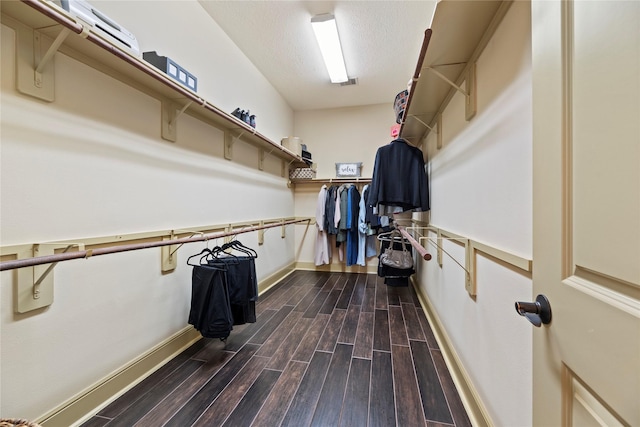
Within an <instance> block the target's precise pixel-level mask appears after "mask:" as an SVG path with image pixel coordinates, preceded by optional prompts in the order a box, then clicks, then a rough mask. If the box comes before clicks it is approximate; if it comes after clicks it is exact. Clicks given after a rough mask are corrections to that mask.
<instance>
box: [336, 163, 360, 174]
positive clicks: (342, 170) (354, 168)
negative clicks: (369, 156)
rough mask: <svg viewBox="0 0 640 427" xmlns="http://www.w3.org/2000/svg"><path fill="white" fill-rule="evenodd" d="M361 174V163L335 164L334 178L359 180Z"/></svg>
mask: <svg viewBox="0 0 640 427" xmlns="http://www.w3.org/2000/svg"><path fill="white" fill-rule="evenodd" d="M361 172H362V162H359V163H336V177H338V178H359V177H360V174H361Z"/></svg>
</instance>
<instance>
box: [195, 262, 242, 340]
mask: <svg viewBox="0 0 640 427" xmlns="http://www.w3.org/2000/svg"><path fill="white" fill-rule="evenodd" d="M189 324H191V325H193V326H194V327H195V328H196V329H197V330H198V331H199V332H200V334H202V336H203V337H205V338H220V339H221V340H225V339H226V338H227V337H228V336H229V334H230V333H231V330H232V329H233V316H232V315H231V307H230V303H229V289H228V286H227V273H226V271H225V270H223V269H220V268H217V267H211V266H207V265H194V266H193V271H192V274H191V309H190V311H189Z"/></svg>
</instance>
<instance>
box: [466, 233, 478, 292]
mask: <svg viewBox="0 0 640 427" xmlns="http://www.w3.org/2000/svg"><path fill="white" fill-rule="evenodd" d="M464 250H465V273H466V280H465V289H466V290H467V293H468V294H469V295H470V296H472V297H475V296H476V293H477V289H476V280H475V275H476V273H475V271H476V262H475V260H476V250H475V248H474V247H473V245H472V244H471V241H470V240H469V239H466V240H465V241H464Z"/></svg>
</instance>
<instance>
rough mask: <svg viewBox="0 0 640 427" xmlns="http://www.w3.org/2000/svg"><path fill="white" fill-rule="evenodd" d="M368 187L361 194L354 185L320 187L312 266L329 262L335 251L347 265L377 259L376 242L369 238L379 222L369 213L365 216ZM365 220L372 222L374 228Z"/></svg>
mask: <svg viewBox="0 0 640 427" xmlns="http://www.w3.org/2000/svg"><path fill="white" fill-rule="evenodd" d="M367 188H368V185H366V186H365V187H364V188H363V194H360V192H359V190H358V188H357V187H356V186H355V185H353V184H342V185H339V186H338V185H333V186H331V187H328V188H327V186H326V185H323V186H322V188H321V189H320V192H319V193H318V198H317V203H316V229H317V234H316V245H315V256H314V261H315V265H317V266H319V265H323V264H329V263H331V258H332V254H333V253H335V252H337V253H338V256H339V259H340V261H341V262H342V261H344V262H345V264H346V265H347V266H352V265H361V266H365V265H366V259H367V258H371V257H374V256H376V254H377V249H376V242H375V239H374V240H373V241H372V240H371V239H370V238H368V236H371V235H373V234H375V229H376V228H377V227H378V226H379V224H380V221H379V219H378V217H377V216H375V215H373V214H372V213H370V212H369V214H367V210H366V198H365V192H364V190H365V189H367ZM368 219H375V225H374V224H370V223H369V222H368ZM325 238H326V244H327V246H325ZM332 247H334V248H336V250H335V251H333V250H332Z"/></svg>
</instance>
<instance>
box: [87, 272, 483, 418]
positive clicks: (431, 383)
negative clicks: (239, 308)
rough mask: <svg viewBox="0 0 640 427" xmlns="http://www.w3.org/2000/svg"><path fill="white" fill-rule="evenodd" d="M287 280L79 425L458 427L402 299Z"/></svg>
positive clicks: (306, 279)
mask: <svg viewBox="0 0 640 427" xmlns="http://www.w3.org/2000/svg"><path fill="white" fill-rule="evenodd" d="M383 280H384V279H382V278H379V277H377V276H376V275H373V274H342V273H324V272H308V271H296V272H294V273H293V274H291V275H289V276H288V277H287V278H286V279H284V280H283V281H282V282H281V283H280V284H278V285H277V286H275V287H274V288H272V289H270V290H269V291H268V292H267V293H265V294H264V295H262V296H261V297H260V300H259V302H258V304H257V305H256V313H257V315H258V319H257V322H256V323H251V324H247V325H242V326H236V327H234V330H233V331H232V333H231V335H230V336H229V338H228V339H227V341H226V343H223V342H221V341H220V340H217V339H202V340H200V341H198V342H197V343H196V344H194V345H193V346H191V347H190V348H189V349H187V350H185V351H184V352H183V353H182V354H180V355H179V356H177V357H176V358H174V359H173V360H171V361H170V362H168V363H167V364H165V365H164V366H163V367H162V368H160V369H159V370H158V371H156V372H155V373H154V374H152V375H151V376H149V377H148V378H146V379H145V380H144V381H142V382H141V383H140V384H138V385H137V386H135V387H134V388H132V389H131V390H130V391H128V392H127V393H126V394H124V395H123V396H121V397H120V398H119V399H117V400H116V401H114V402H113V403H111V404H110V405H109V406H107V407H106V408H104V409H103V410H102V411H100V412H99V413H98V414H97V415H95V416H94V417H93V418H91V419H90V420H89V421H87V422H86V423H85V424H83V426H85V427H93V426H105V425H108V426H126V427H130V426H134V425H135V426H154V427H156V426H176V427H186V426H192V425H193V426H234V427H235V426H267V427H273V426H296V427H299V426H358V427H360V426H372V427H373V426H384V427H388V426H394V425H395V426H402V427H407V426H411V427H413V426H428V427H436V426H470V425H471V423H470V421H469V418H468V417H467V414H466V412H465V410H464V407H463V406H462V403H461V401H460V397H459V396H458V393H457V391H456V389H455V387H454V385H453V382H452V380H451V377H450V375H449V373H448V371H447V368H446V366H445V363H444V360H443V358H442V354H441V352H440V350H439V348H438V345H437V343H436V341H435V339H434V337H433V333H432V331H431V328H430V326H429V323H428V321H427V318H426V317H425V315H424V312H423V310H422V308H421V307H420V304H419V303H418V300H417V297H416V295H415V292H414V291H413V289H412V288H394V287H388V286H386V285H385V284H384V283H383Z"/></svg>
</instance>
